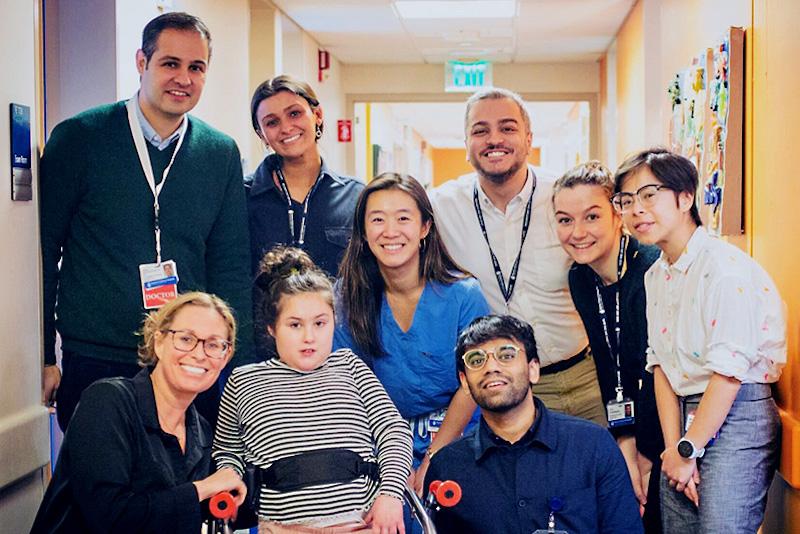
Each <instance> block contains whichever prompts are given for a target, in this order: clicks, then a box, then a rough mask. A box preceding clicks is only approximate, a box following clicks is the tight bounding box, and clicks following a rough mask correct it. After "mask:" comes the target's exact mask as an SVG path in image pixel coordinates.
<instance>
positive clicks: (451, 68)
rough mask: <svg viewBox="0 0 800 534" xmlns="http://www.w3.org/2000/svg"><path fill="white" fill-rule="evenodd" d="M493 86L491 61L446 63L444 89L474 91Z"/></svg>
mask: <svg viewBox="0 0 800 534" xmlns="http://www.w3.org/2000/svg"><path fill="white" fill-rule="evenodd" d="M491 86H492V64H491V63H490V62H489V61H448V62H447V63H445V64H444V90H445V91H446V92H448V93H472V92H475V91H477V90H478V89H483V88H485V87H491Z"/></svg>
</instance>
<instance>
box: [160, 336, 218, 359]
mask: <svg viewBox="0 0 800 534" xmlns="http://www.w3.org/2000/svg"><path fill="white" fill-rule="evenodd" d="M167 332H169V333H170V334H172V346H173V347H175V350H179V351H181V352H192V351H193V350H194V348H195V347H196V346H197V344H198V343H202V344H203V352H204V353H205V354H206V356H208V357H209V358H213V359H215V360H221V359H222V358H224V357H225V355H226V354H228V350H229V349H230V348H231V342H230V341H228V340H225V339H222V338H219V337H209V338H206V339H200V338H199V337H197V336H196V335H194V334H192V333H191V332H189V331H188V330H167Z"/></svg>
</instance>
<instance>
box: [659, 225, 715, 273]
mask: <svg viewBox="0 0 800 534" xmlns="http://www.w3.org/2000/svg"><path fill="white" fill-rule="evenodd" d="M709 239H711V238H710V237H709V235H708V232H706V229H705V228H704V227H702V226H698V227H697V228H696V229H695V231H694V233H693V234H692V237H691V238H689V242H688V243H686V248H684V249H683V253H682V254H681V255H680V257H679V258H678V260H677V261H676V262H675V263H673V264H672V265H670V264H669V262H668V261H667V256H666V255H665V254H664V253H663V252H662V253H661V260H660V261H661V266H662V267H663V268H664V269H666V270H669V269H674V270H676V271H680V272H682V273H686V272H687V271H688V270H689V267H691V266H692V264H693V263H694V261H695V260H696V259H697V256H698V255H699V254H700V252H701V251H702V250H703V249H704V248H705V246H706V243H707V242H708V240H709Z"/></svg>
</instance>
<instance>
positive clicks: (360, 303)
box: [339, 172, 470, 356]
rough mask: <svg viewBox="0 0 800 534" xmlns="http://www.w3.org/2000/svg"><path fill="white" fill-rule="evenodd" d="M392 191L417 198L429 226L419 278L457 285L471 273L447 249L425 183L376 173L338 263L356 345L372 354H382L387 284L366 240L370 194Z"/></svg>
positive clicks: (361, 200)
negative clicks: (381, 326)
mask: <svg viewBox="0 0 800 534" xmlns="http://www.w3.org/2000/svg"><path fill="white" fill-rule="evenodd" d="M387 190H395V191H402V192H403V193H406V194H407V195H409V196H410V197H411V198H413V199H414V201H415V202H416V204H417V208H419V211H420V213H421V214H422V224H429V225H430V230H429V231H428V235H427V236H426V237H425V239H424V240H423V241H422V246H421V248H420V251H419V272H420V278H421V279H422V280H423V281H425V282H429V281H433V282H439V283H442V284H452V283H453V282H456V281H457V280H460V279H462V278H466V277H467V276H470V275H469V273H467V272H466V271H465V270H464V269H462V268H461V267H460V266H459V265H458V264H457V263H456V262H455V260H453V258H452V257H451V256H450V254H449V253H448V252H447V249H446V248H445V246H444V243H443V242H442V238H441V237H440V236H439V232H438V230H437V229H436V222H435V221H434V220H433V208H432V207H431V201H430V200H429V199H428V195H427V194H426V193H425V189H424V188H423V187H422V186H421V185H420V183H419V182H418V181H417V180H416V179H414V178H413V177H411V176H409V175H407V174H397V173H393V172H385V173H383V174H381V175H379V176H376V177H375V179H374V180H372V181H371V182H370V183H369V184H368V185H367V187H366V188H365V189H364V190H363V191H362V192H361V195H359V197H358V203H357V204H356V210H355V215H354V219H353V234H352V236H351V238H350V243H349V244H348V245H347V249H346V250H345V253H344V258H343V259H342V264H341V266H340V267H339V279H340V288H339V290H340V297H341V302H342V309H341V310H340V311H341V312H342V313H343V315H344V317H343V319H344V320H345V321H346V323H347V325H348V326H349V327H350V332H351V333H352V335H353V339H354V340H355V342H356V345H358V347H354V348H357V349H359V350H361V351H362V352H364V353H366V354H365V355H371V356H382V355H383V345H382V344H381V341H380V334H379V332H378V324H379V321H380V319H379V318H380V311H381V301H382V298H383V292H384V289H385V284H384V280H383V277H382V276H381V271H380V269H379V267H378V261H377V260H376V259H375V255H374V254H372V251H371V250H370V248H369V244H368V243H367V240H366V228H365V220H364V219H365V218H366V212H367V200H368V199H369V196H370V195H371V194H372V193H375V192H376V191H387Z"/></svg>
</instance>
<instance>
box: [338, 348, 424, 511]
mask: <svg viewBox="0 0 800 534" xmlns="http://www.w3.org/2000/svg"><path fill="white" fill-rule="evenodd" d="M350 367H351V370H352V373H353V378H354V380H355V383H356V387H358V391H359V394H360V395H361V398H362V400H363V402H364V406H365V407H366V410H367V418H368V420H369V427H370V430H371V431H372V435H373V436H374V437H375V442H376V445H377V449H378V464H379V466H380V473H381V483H380V490H379V491H380V493H381V494H383V495H391V496H393V497H397V498H398V499H400V500H402V499H403V489H404V488H405V485H406V480H407V479H408V475H409V474H410V473H411V445H412V440H411V429H410V427H409V426H408V423H406V422H405V421H404V420H403V418H402V417H400V412H398V411H397V408H395V406H394V404H393V403H392V401H391V399H389V395H388V394H387V393H386V390H385V389H383V386H382V385H381V383H380V382H379V381H378V379H377V377H376V376H375V375H374V374H373V372H372V371H370V370H369V368H368V367H367V366H366V365H365V364H364V362H362V361H361V360H360V359H359V358H358V356H356V355H355V354H353V353H350Z"/></svg>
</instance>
